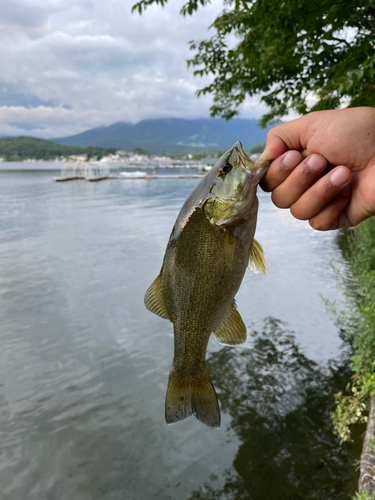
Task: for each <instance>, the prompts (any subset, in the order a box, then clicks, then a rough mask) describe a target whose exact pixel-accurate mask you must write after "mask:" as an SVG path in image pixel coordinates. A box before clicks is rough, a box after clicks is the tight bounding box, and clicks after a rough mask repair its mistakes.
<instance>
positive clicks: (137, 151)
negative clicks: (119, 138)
mask: <svg viewBox="0 0 375 500" xmlns="http://www.w3.org/2000/svg"><path fill="white" fill-rule="evenodd" d="M132 153H135V154H136V155H145V156H150V155H151V153H150V151H147V149H144V148H133V149H132Z"/></svg>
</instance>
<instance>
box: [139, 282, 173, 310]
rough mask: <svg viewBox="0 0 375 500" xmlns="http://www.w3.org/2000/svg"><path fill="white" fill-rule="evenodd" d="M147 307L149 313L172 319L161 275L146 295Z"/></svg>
mask: <svg viewBox="0 0 375 500" xmlns="http://www.w3.org/2000/svg"><path fill="white" fill-rule="evenodd" d="M145 306H146V307H147V309H148V310H149V311H151V312H153V313H154V314H157V315H158V316H160V317H161V318H164V319H170V318H169V314H168V311H167V306H166V303H165V299H164V293H163V283H162V277H161V274H159V276H158V277H157V278H156V280H155V281H154V282H153V283H152V284H151V285H150V286H149V288H148V290H147V292H146V294H145Z"/></svg>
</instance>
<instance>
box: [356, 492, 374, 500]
mask: <svg viewBox="0 0 375 500" xmlns="http://www.w3.org/2000/svg"><path fill="white" fill-rule="evenodd" d="M353 500H374V495H371V494H370V493H367V491H362V493H356V494H355V496H354V497H353Z"/></svg>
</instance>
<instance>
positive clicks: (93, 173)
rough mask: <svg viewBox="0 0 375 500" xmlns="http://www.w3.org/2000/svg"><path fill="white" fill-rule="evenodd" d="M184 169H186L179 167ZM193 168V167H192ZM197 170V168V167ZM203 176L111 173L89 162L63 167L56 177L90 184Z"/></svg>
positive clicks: (104, 167) (101, 165) (107, 167)
mask: <svg viewBox="0 0 375 500" xmlns="http://www.w3.org/2000/svg"><path fill="white" fill-rule="evenodd" d="M179 168H184V167H181V166H180V167H179ZM190 168H192V167H190ZM195 168H196V167H195ZM201 177H202V174H176V175H171V174H166V175H159V174H155V173H153V174H152V175H150V174H147V172H142V171H139V172H136V171H131V172H120V173H119V174H117V173H112V174H111V173H110V170H109V166H108V164H106V163H100V162H96V163H94V162H88V163H70V162H69V163H66V164H64V165H63V166H62V167H61V176H60V177H54V181H56V182H67V181H74V180H85V181H89V182H98V181H104V180H108V179H120V180H135V179H138V180H139V179H145V180H154V179H200V178H201Z"/></svg>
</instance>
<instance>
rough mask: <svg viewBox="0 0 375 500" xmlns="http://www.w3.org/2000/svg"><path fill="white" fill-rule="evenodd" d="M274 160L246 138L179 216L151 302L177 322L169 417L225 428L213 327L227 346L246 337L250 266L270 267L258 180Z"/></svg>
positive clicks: (200, 185) (156, 310) (149, 296)
mask: <svg viewBox="0 0 375 500" xmlns="http://www.w3.org/2000/svg"><path fill="white" fill-rule="evenodd" d="M270 164H271V162H270V161H256V162H255V161H253V160H251V159H250V158H249V157H248V156H247V155H246V153H245V152H244V150H243V148H242V144H241V142H236V143H235V144H234V146H233V147H232V148H231V149H230V150H228V151H227V152H225V153H224V154H223V155H222V156H221V158H220V159H219V160H218V161H217V163H216V164H215V165H214V167H213V168H212V169H211V170H210V171H209V172H208V173H207V174H206V175H205V176H204V177H203V179H202V180H201V181H200V182H199V183H198V184H197V186H196V187H195V188H194V189H193V191H192V192H191V193H190V195H189V196H188V198H187V199H186V201H185V203H184V204H183V206H182V208H181V211H180V213H179V215H178V217H177V220H176V222H175V225H174V226H173V229H172V233H171V235H170V238H169V242H168V244H167V248H166V251H165V255H164V260H163V264H162V268H161V271H160V274H159V275H158V277H157V278H156V279H155V280H154V282H153V283H152V284H151V286H150V287H149V288H148V290H147V292H146V294H145V298H144V302H145V305H146V307H147V309H148V310H149V311H151V312H153V313H155V314H157V315H158V316H160V317H161V318H164V319H168V320H169V321H171V322H172V323H173V331H174V358H173V363H172V366H171V369H170V372H169V378H168V387H167V394H166V400H165V419H166V422H167V423H168V424H171V423H175V422H179V421H181V420H183V419H185V418H186V417H188V416H190V415H194V416H195V417H196V418H197V419H198V420H200V421H201V422H202V423H204V424H205V425H207V426H209V427H212V428H219V427H220V419H221V417H220V409H219V404H218V400H217V395H216V392H215V388H214V386H213V384H212V382H211V379H210V375H209V371H208V368H207V366H206V361H205V358H206V350H207V344H208V340H209V338H210V336H211V334H212V333H213V334H214V336H215V337H216V339H217V340H218V341H219V342H220V343H221V344H224V345H229V346H236V345H239V344H242V343H243V342H245V340H246V336H247V332H246V326H245V324H244V322H243V320H242V318H241V316H240V314H239V312H238V311H237V307H236V302H235V300H234V297H235V295H236V293H237V291H238V289H239V287H240V285H241V282H242V279H243V277H244V274H245V271H246V268H247V267H248V265H249V263H250V269H251V270H253V271H254V272H256V273H263V274H267V266H266V263H265V260H264V255H263V249H262V247H261V245H260V244H259V243H258V242H257V241H256V240H255V239H254V234H255V228H256V221H257V213H258V205H259V202H258V198H257V195H256V191H257V186H258V183H259V181H260V179H261V178H262V176H263V175H264V174H265V172H266V171H267V169H268V167H269V165H270Z"/></svg>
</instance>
